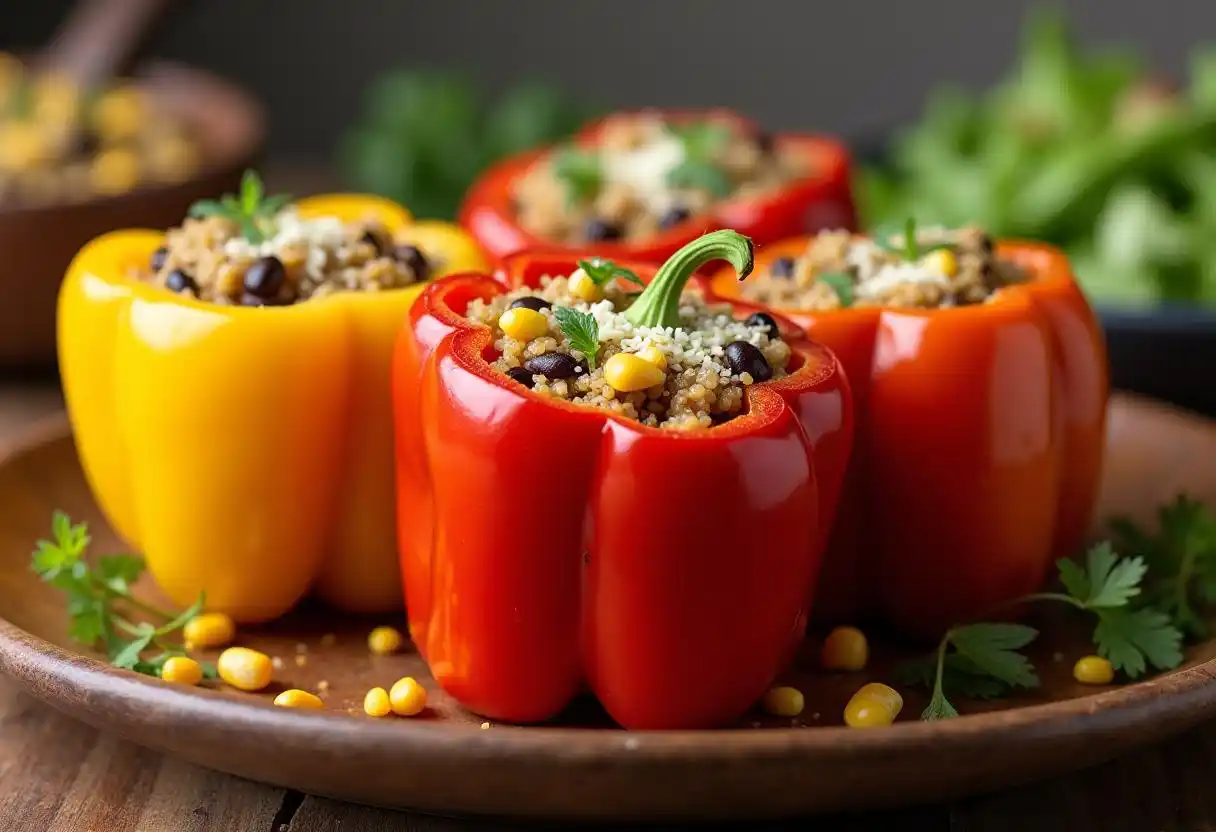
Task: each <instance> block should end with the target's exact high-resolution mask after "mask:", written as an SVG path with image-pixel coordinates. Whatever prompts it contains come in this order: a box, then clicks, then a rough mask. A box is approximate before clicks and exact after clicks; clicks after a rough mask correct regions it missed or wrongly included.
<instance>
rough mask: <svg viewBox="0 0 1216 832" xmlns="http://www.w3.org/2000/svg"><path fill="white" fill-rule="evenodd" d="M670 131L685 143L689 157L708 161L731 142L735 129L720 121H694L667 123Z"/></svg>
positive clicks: (686, 154) (685, 149)
mask: <svg viewBox="0 0 1216 832" xmlns="http://www.w3.org/2000/svg"><path fill="white" fill-rule="evenodd" d="M666 127H667V130H668V132H670V133H671V134H672V135H674V136H675V137H676V138H678V139H679V140H680V142H681V143H682V144H683V145H684V155H685V157H686V158H689V159H700V160H702V161H708V160H710V159H712V158H713V157H715V156H717V155H718V154H719V153H721V152H722V151H724V150H725V149H726V147H727V145H729V144H730V140H731V137H732V136H733V135H734V130H733V129H732V128H731V127H730V125H728V124H723V123H722V122H720V121H694V122H690V123H688V124H667V125H666Z"/></svg>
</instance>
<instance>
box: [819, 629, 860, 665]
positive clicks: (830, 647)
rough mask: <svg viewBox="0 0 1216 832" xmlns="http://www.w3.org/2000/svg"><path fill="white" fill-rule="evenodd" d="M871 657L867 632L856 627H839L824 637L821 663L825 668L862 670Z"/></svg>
mask: <svg viewBox="0 0 1216 832" xmlns="http://www.w3.org/2000/svg"><path fill="white" fill-rule="evenodd" d="M869 659H870V645H869V643H868V642H867V641H866V635H865V633H863V632H862V631H861V630H859V629H857V628H856V627H837V628H835V629H834V630H832V632H830V633H828V637H827V638H826V639H824V641H823V651H822V652H821V653H820V657H819V663H820V664H821V665H822V666H823V668H824V669H825V670H861V669H862V668H864V667H865V666H866V662H867V661H869Z"/></svg>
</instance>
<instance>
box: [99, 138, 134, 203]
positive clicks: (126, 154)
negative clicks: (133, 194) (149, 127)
mask: <svg viewBox="0 0 1216 832" xmlns="http://www.w3.org/2000/svg"><path fill="white" fill-rule="evenodd" d="M138 183H139V157H138V156H136V155H135V153H134V152H133V151H131V150H128V149H126V148H114V149H113V150H105V151H102V152H101V153H99V154H98V155H97V158H95V159H94V160H93V164H92V165H91V166H90V167H89V184H90V185H92V186H93V190H95V191H97V193H99V194H102V195H105V196H115V195H117V194H124V193H126V192H127V191H129V190H131V189H132V188H134V187H135V186H136V185H137V184H138Z"/></svg>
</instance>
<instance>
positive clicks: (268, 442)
mask: <svg viewBox="0 0 1216 832" xmlns="http://www.w3.org/2000/svg"><path fill="white" fill-rule="evenodd" d="M296 207H297V210H298V211H299V213H300V214H302V215H304V216H337V217H339V218H341V219H344V220H347V221H353V220H357V219H361V218H364V217H368V216H375V217H376V218H377V219H379V220H380V221H381V222H383V223H384V224H385V225H386V226H387V227H388V228H389V229H390V230H391V231H393V233H394V236H395V238H396V239H397V240H398V241H399V242H403V243H404V242H409V243H413V244H415V245H417V246H418V247H419V249H421V250H422V251H423V253H424V254H426V255H427V256H428V258H429V259H430V260H431V262H432V263H434V264H435V268H436V276H441V275H443V274H447V273H451V272H459V271H465V270H477V269H482V268H484V267H485V266H486V265H487V261H486V259H485V256H484V254H483V253H482V251H481V250H480V249H479V248H478V247H477V245H476V244H475V243H474V242H473V240H472V238H470V237H469V236H468V235H467V234H465V232H463V231H461V230H460V229H458V228H456V227H455V226H451V225H448V224H446V223H437V222H414V220H413V218H412V217H411V216H410V214H409V212H408V211H406V210H405V209H404V208H402V207H401V206H399V205H396V204H395V203H392V202H389V201H387V200H384V199H380V198H378V197H373V196H363V195H354V194H335V195H328V196H320V197H313V198H310V199H304V200H300V201H298V202H297V203H296ZM163 241H164V235H163V234H162V233H160V232H156V231H148V230H124V231H116V232H113V233H110V234H106V235H104V236H102V237H99V238H97V239H96V240H94V241H92V242H91V243H89V244H88V245H86V246H85V247H84V248H83V249H82V250H81V251H80V253H79V254H78V255H77V256H76V258H75V259H74V260H73V262H72V264H71V266H70V267H69V269H68V273H67V276H66V278H65V280H64V283H63V286H62V288H61V291H60V296H59V321H58V333H59V334H58V345H59V365H60V372H61V376H62V382H63V390H64V395H65V398H66V400H67V409H68V414H69V417H70V419H71V423H72V428H73V431H74V433H75V438H76V444H77V448H78V449H79V452H80V458H81V461H82V463H83V465H84V470H85V474H86V476H87V478H88V482H89V485H90V486H91V488H92V490H93V492H94V494H95V495H96V498H97V500H98V503H99V504H100V506H101V508H102V510H103V511H104V513H105V516H106V518H107V519H108V520H109V522H110V524H111V525H112V526H113V527H114V529H115V530H116V531H117V532H118V533H119V534H120V535H121V536H122V537H123V538H124V539H125V540H126V541H127V542H128V543H129V544H130V545H131V546H132V547H134V548H136V549H137V550H139V551H141V552H142V553H143V555H144V557H145V558H146V560H147V563H148V568H149V570H150V572H151V574H152V575H153V577H154V578H155V579H156V581H157V583H158V584H159V585H160V587H161V588H162V589H163V590H164V591H165V592H166V593H167V594H168V595H169V597H170V598H172V599H173V600H174V601H175V602H176V603H178V604H182V605H185V604H187V603H190V602H191V601H193V600H194V598H195V597H196V596H197V594H198V592H199V591H200V590H205V591H206V594H207V606H208V608H209V609H212V610H216V611H222V612H227V613H229V614H231V615H232V616H233V617H234V618H235V619H236V620H237V621H240V622H260V621H266V620H268V619H272V618H275V617H277V616H279V615H281V614H283V613H284V612H286V611H287V610H289V609H290V608H291V607H292V606H293V605H294V604H295V603H296V602H297V601H298V600H299V599H300V598H301V597H302V596H303V595H304V594H305V593H307V592H308V591H309V590H310V589H315V590H316V592H317V594H318V595H319V596H320V597H321V598H323V599H324V600H326V601H327V602H329V603H331V604H333V605H335V606H337V607H340V608H342V609H347V610H356V611H380V610H391V609H395V608H399V607H400V605H401V587H400V581H399V578H398V566H397V553H396V542H395V534H396V532H395V510H394V496H393V479H394V471H393V462H392V450H391V448H392V427H391V419H390V410H391V404H390V399H389V363H390V359H391V354H392V345H393V341H394V339H395V337H396V335H397V332H398V330H399V329H400V328H401V326H402V324H403V323H404V322H405V320H406V317H407V311H408V309H409V306H410V304H411V303H412V302H413V300H414V298H415V297H417V296H418V294H419V293H420V292H421V291H422V289H423V285H418V286H410V287H407V288H404V289H397V290H392V291H386V292H378V293H358V292H346V293H336V294H334V295H330V296H328V297H325V298H318V299H316V300H309V301H306V302H304V303H300V304H296V305H293V306H285V307H260V308H246V307H239V306H219V305H215V304H209V303H204V302H200V301H198V300H195V299H194V298H192V297H190V296H183V295H176V294H172V293H170V292H167V291H165V290H163V289H160V288H158V287H154V286H152V285H149V284H145V283H141V282H139V281H138V280H136V279H133V278H131V277H129V276H128V275H129V274H130V273H131V271H132V270H133V269H136V268H139V267H142V266H144V265H145V264H146V263H147V262H148V260H149V257H150V255H151V254H152V252H153V251H155V250H156V249H157V248H158V247H159V246H160V245H161V244H162V243H163Z"/></svg>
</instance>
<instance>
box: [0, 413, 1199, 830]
mask: <svg viewBox="0 0 1216 832" xmlns="http://www.w3.org/2000/svg"><path fill="white" fill-rule="evenodd" d="M58 404H59V398H58V395H57V394H56V393H55V392H53V391H49V390H40V389H32V390H30V389H23V390H2V389H0V445H3V444H4V443H5V441H6V440H7V439H9V438H11V436H12V435H13V433H14V431H16V430H18V429H20V428H21V427H22V426H23V425H24V424H25V423H27V422H28V421H30V420H33V419H36V418H38V417H39V416H41V415H43V414H45V413H48V412H50V411H52V410H54V409H55V408H56V407H57V406H58ZM1132 427H1134V426H1131V425H1127V424H1124V425H1122V427H1120V426H1119V425H1118V423H1116V428H1117V429H1131V428H1132ZM1191 450H1192V451H1193V450H1194V448H1193V447H1192V448H1191ZM1185 456H1186V454H1185V452H1181V453H1180V456H1179V457H1175V458H1173V459H1167V460H1166V461H1167V462H1168V463H1169V464H1170V465H1172V466H1175V467H1177V466H1179V465H1192V466H1202V465H1205V464H1206V465H1208V466H1209V467H1210V459H1208V460H1203V459H1197V460H1191V461H1189V462H1188V461H1187V460H1186V459H1185ZM1113 499H1116V500H1117V499H1119V497H1118V495H1113ZM166 730H172V729H171V728H167V729H166ZM993 753H994V754H999V753H1000V750H999V749H996V748H994V749H993ZM1214 775H1216V725H1207V726H1204V727H1201V728H1197V729H1193V730H1191V731H1189V732H1187V733H1186V734H1184V735H1182V736H1180V737H1178V738H1177V739H1175V740H1173V741H1171V742H1167V743H1163V744H1160V745H1158V746H1155V747H1152V748H1150V749H1147V750H1143V751H1140V752H1138V753H1134V754H1130V755H1127V756H1124V757H1122V758H1120V759H1118V760H1116V761H1114V762H1110V763H1107V764H1104V765H1100V766H1097V767H1095V768H1091V769H1089V770H1086V771H1082V772H1080V773H1077V774H1074V775H1070V776H1067V777H1060V778H1057V779H1054V780H1049V781H1045V782H1040V783H1036V784H1033V785H1029V786H1025V787H1022V788H1018V789H1012V790H1008V791H1005V792H1000V793H997V794H993V795H990V796H985V797H978V798H973V799H970V800H965V801H959V802H954V803H946V804H938V805H932V806H927V807H918V808H906V809H899V810H891V811H887V812H882V813H872V812H866V813H862V814H857V815H849V816H831V817H819V818H817V819H815V820H814V821H797V822H771V823H747V824H737V825H713V826H700V827H696V828H699V829H721V830H728V829H738V830H742V829H748V830H774V832H776V831H777V830H794V829H800V830H805V829H813V830H821V829H822V830H842V832H853V831H854V830H867V829H899V828H918V829H924V830H926V831H927V832H947V831H948V832H971V830H974V831H975V832H1006V831H1007V830H1008V832H1023V831H1024V830H1035V832H1057V830H1058V831H1059V832H1065V831H1066V830H1067V832H1081V831H1082V830H1091V829H1092V830H1102V832H1154V831H1155V830H1162V832H1165V831H1166V830H1168V831H1169V832H1174V831H1175V830H1177V832H1184V831H1185V832H1192V830H1194V831H1198V830H1213V829H1216V790H1213V789H1212V788H1211V781H1212V778H1213V776H1214ZM285 822H289V826H288V827H286V828H280V824H281V823H285ZM550 828H552V829H557V828H569V827H566V826H564V825H561V826H551V825H550V826H538V825H535V824H524V823H508V822H502V821H489V820H477V821H472V820H453V819H448V818H438V817H429V816H424V815H417V814H412V813H409V814H407V813H396V812H390V811H385V810H379V809H371V808H367V807H362V806H355V805H352V804H348V803H342V802H338V801H333V800H328V799H325V798H318V797H303V796H302V795H299V794H298V793H290V792H284V791H283V790H281V789H275V788H271V787H266V786H259V785H255V784H253V783H250V782H249V781H245V780H241V779H239V778H235V777H231V776H228V775H224V774H220V773H217V772H211V771H207V770H205V769H202V768H198V767H196V766H193V765H190V764H188V763H184V762H179V761H176V760H173V759H171V758H167V757H164V756H162V755H158V754H155V753H152V752H148V751H144V750H141V749H139V748H138V747H137V746H135V745H133V744H130V743H127V742H124V741H122V740H119V739H116V738H113V737H111V736H108V735H104V734H100V733H98V732H97V731H95V730H94V729H91V728H88V727H86V726H84V725H82V724H80V723H78V722H76V721H74V720H71V719H69V718H67V717H65V716H63V715H61V714H59V713H57V712H55V711H54V710H52V709H50V708H48V707H46V706H44V705H42V704H40V703H37V702H36V701H35V700H33V699H32V698H31V697H29V696H28V695H26V694H24V693H20V692H18V691H17V689H16V687H15V686H14V685H12V684H11V683H10V682H8V681H6V680H3V679H0V829H3V830H10V829H11V830H21V829H49V830H90V829H93V830H97V832H102V830H105V832H127V831H128V830H148V832H177V830H224V832H229V830H231V831H232V832H239V831H240V830H259V832H260V830H270V831H271V832H287V830H290V832H315V830H341V831H342V832H352V830H354V831H355V832H358V831H359V830H369V831H370V832H375V830H410V831H411V832H413V831H414V830H417V832H458V830H468V832H475V831H476V830H480V831H481V832H491V830H518V829H534V830H540V829H550ZM596 828H600V829H615V828H626V827H624V826H622V825H606V826H599V827H596ZM628 828H637V827H628ZM664 828H674V827H668V826H666V825H664Z"/></svg>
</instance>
